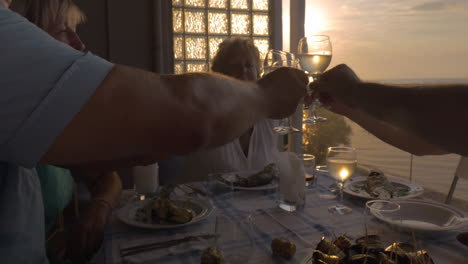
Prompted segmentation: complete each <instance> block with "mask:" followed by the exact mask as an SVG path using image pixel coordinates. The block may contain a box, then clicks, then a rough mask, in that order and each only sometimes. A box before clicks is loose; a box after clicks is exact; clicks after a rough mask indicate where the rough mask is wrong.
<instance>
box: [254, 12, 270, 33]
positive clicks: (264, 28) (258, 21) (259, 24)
mask: <svg viewBox="0 0 468 264" xmlns="http://www.w3.org/2000/svg"><path fill="white" fill-rule="evenodd" d="M253 31H254V34H255V35H268V15H254V16H253Z"/></svg>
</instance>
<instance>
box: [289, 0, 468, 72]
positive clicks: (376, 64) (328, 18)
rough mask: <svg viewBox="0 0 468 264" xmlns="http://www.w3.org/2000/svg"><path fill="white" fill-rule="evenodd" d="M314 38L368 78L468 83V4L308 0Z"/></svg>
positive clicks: (461, 0)
mask: <svg viewBox="0 0 468 264" xmlns="http://www.w3.org/2000/svg"><path fill="white" fill-rule="evenodd" d="M292 1H294V0H292ZM311 33H324V34H327V35H330V37H331V40H332V43H333V52H334V54H333V59H332V65H331V66H333V65H336V64H339V63H347V64H348V65H350V66H351V67H352V68H353V69H354V70H355V71H356V72H357V73H358V75H359V76H360V77H361V78H363V79H406V78H409V79H419V78H468V0H435V1H432V0H320V1H317V0H307V12H306V35H307V34H311Z"/></svg>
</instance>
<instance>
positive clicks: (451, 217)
mask: <svg viewBox="0 0 468 264" xmlns="http://www.w3.org/2000/svg"><path fill="white" fill-rule="evenodd" d="M397 203H398V204H399V205H400V216H399V217H400V218H401V220H400V219H398V216H393V217H390V216H387V215H383V214H380V213H379V212H377V211H373V210H371V213H372V214H373V215H374V216H375V217H376V218H378V219H380V220H382V221H384V222H387V223H389V224H392V225H396V226H400V227H402V228H404V229H408V230H414V231H426V232H434V231H448V230H453V229H457V228H460V227H463V226H464V225H466V224H467V223H466V222H463V219H464V217H465V216H464V214H463V213H462V212H461V211H459V210H457V209H455V208H453V207H451V206H448V205H446V204H442V203H437V202H431V201H424V200H404V201H403V200H402V201H398V202H397ZM395 218H397V219H395Z"/></svg>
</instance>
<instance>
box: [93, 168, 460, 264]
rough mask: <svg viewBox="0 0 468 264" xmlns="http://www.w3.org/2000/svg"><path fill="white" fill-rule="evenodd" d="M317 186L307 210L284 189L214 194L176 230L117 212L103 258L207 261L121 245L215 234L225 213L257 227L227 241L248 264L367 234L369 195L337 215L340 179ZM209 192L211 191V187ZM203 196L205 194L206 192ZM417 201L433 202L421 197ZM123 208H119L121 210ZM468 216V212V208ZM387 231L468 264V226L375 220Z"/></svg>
mask: <svg viewBox="0 0 468 264" xmlns="http://www.w3.org/2000/svg"><path fill="white" fill-rule="evenodd" d="M317 176H318V180H317V184H316V185H315V186H313V187H306V191H305V194H306V203H305V206H304V208H302V209H299V210H296V211H293V212H288V211H285V210H283V209H280V208H278V206H277V197H278V190H277V189H276V188H274V189H269V190H256V191H249V190H239V191H231V192H227V193H222V194H218V195H214V194H210V195H208V196H207V197H202V198H203V199H209V200H210V201H211V204H212V205H213V210H212V212H211V213H210V215H209V216H207V217H206V218H205V219H202V220H201V221H199V222H196V223H193V224H190V225H186V226H183V227H178V228H171V229H154V230H153V229H147V228H140V227H135V226H131V225H127V224H125V223H123V222H122V221H120V220H119V219H118V217H116V214H113V216H112V217H111V219H110V220H109V224H108V226H107V229H106V232H105V236H104V241H103V251H102V254H103V261H104V263H108V264H120V263H201V251H202V249H201V248H197V247H195V248H188V249H186V250H180V251H179V252H177V251H176V252H173V251H171V250H167V249H166V250H159V249H157V250H154V251H147V252H142V253H140V254H136V255H133V256H128V257H122V255H121V249H122V248H125V247H129V246H132V245H138V244H142V243H147V242H149V241H153V242H154V241H166V240H171V239H174V238H180V237H186V236H190V235H199V234H206V233H214V232H215V225H216V219H217V217H219V216H223V217H226V218H228V219H230V220H232V221H234V222H235V221H239V222H241V221H244V222H245V220H246V219H249V220H250V221H249V223H251V229H248V230H244V231H245V232H247V233H248V234H247V235H248V236H246V237H249V238H250V239H245V241H239V242H238V243H231V244H227V245H224V247H223V251H224V252H229V253H235V252H249V258H248V259H246V260H245V261H243V262H244V263H299V264H302V263H304V264H306V263H312V262H308V261H307V259H308V258H310V256H311V253H312V251H313V250H314V249H315V248H316V247H317V244H318V243H319V242H320V241H321V239H322V238H326V239H329V240H333V239H334V238H336V237H338V236H341V235H346V236H347V237H348V238H350V239H351V240H355V239H357V238H359V237H362V236H363V234H365V232H367V231H366V228H365V224H364V223H365V220H364V217H363V215H364V207H365V202H366V200H365V199H362V198H359V197H353V196H349V195H345V196H344V201H343V203H344V204H345V205H347V206H349V207H351V208H352V213H350V214H347V215H337V214H332V213H330V212H329V210H328V208H329V207H330V206H333V205H335V204H336V202H337V198H336V197H335V195H334V194H333V193H331V192H330V190H329V186H330V185H331V184H333V183H334V180H333V179H332V178H330V177H327V174H326V173H317ZM192 185H193V186H196V187H197V188H199V189H200V190H208V189H209V184H208V183H206V182H198V183H193V184H192ZM207 193H209V192H208V191H207ZM192 195H198V194H192ZM200 196H202V195H200ZM416 199H421V200H430V197H427V196H425V195H421V196H420V197H417V198H416ZM134 200H135V196H134V194H133V190H125V191H123V194H122V205H125V204H126V203H129V202H131V201H134ZM118 210H119V208H116V209H115V210H114V211H115V212H117V211H118ZM464 213H465V216H467V215H468V214H467V212H464ZM372 222H373V223H374V225H375V226H377V227H378V228H380V229H381V231H388V232H389V233H390V235H388V236H387V237H386V238H385V239H387V240H388V239H394V238H396V237H398V239H399V240H400V241H402V242H407V243H411V244H413V245H415V247H416V248H417V249H424V250H425V251H427V252H428V254H429V255H430V256H431V257H432V259H433V260H434V263H436V264H455V263H468V247H466V246H464V245H463V244H461V243H459V242H458V241H457V240H456V235H457V234H459V233H460V232H463V231H468V229H467V228H465V229H463V228H459V229H456V230H450V231H443V232H414V231H412V232H410V231H407V230H401V229H398V231H396V232H398V234H396V235H395V234H393V235H392V234H391V232H392V231H393V232H395V230H396V229H395V228H392V227H391V226H389V225H388V224H387V223H384V222H381V221H380V220H378V219H372ZM275 238H283V239H285V240H288V241H290V242H292V243H294V244H295V245H296V252H295V254H294V256H293V257H292V258H290V259H286V258H283V257H280V256H277V255H275V254H273V253H272V249H271V242H272V240H273V239H275Z"/></svg>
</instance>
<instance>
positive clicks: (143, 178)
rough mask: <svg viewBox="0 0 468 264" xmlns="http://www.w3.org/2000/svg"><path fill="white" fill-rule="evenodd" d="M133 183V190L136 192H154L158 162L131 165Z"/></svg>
mask: <svg viewBox="0 0 468 264" xmlns="http://www.w3.org/2000/svg"><path fill="white" fill-rule="evenodd" d="M133 184H134V185H135V192H137V193H138V194H151V193H154V192H156V190H157V188H158V185H159V166H158V163H154V164H151V165H148V166H135V167H133Z"/></svg>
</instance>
